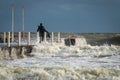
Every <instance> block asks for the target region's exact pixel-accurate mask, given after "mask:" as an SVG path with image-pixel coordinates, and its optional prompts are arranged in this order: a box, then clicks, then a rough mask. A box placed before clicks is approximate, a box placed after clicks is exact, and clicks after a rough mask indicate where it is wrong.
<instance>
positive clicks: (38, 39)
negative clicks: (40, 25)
mask: <svg viewBox="0 0 120 80" xmlns="http://www.w3.org/2000/svg"><path fill="white" fill-rule="evenodd" d="M39 41H40V38H39V32H37V42H39Z"/></svg>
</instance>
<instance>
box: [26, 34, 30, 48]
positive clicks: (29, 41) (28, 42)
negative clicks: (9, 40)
mask: <svg viewBox="0 0 120 80" xmlns="http://www.w3.org/2000/svg"><path fill="white" fill-rule="evenodd" d="M27 45H28V46H30V32H28V44H27Z"/></svg>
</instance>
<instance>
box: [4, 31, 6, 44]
mask: <svg viewBox="0 0 120 80" xmlns="http://www.w3.org/2000/svg"><path fill="white" fill-rule="evenodd" d="M5 43H6V32H4V46H5Z"/></svg>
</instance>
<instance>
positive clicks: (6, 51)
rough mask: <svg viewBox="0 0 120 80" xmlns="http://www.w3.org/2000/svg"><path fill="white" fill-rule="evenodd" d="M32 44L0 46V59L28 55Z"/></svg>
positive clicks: (18, 57) (11, 58)
mask: <svg viewBox="0 0 120 80" xmlns="http://www.w3.org/2000/svg"><path fill="white" fill-rule="evenodd" d="M31 51H32V46H19V47H18V46H11V47H1V48H0V60H14V59H20V58H25V57H29V56H30V55H29V53H31Z"/></svg>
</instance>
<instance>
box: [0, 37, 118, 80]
mask: <svg viewBox="0 0 120 80" xmlns="http://www.w3.org/2000/svg"><path fill="white" fill-rule="evenodd" d="M0 52H1V53H0V54H2V53H4V52H5V51H4V52H3V51H1V49H0ZM13 52H14V51H13ZM31 55H34V56H33V57H31V58H23V59H15V60H11V61H4V60H3V61H0V72H1V73H0V79H2V80H8V79H9V80H119V79H120V46H117V45H107V44H104V45H101V46H97V45H96V46H91V45H89V44H87V42H86V41H85V39H84V38H80V39H77V45H76V46H66V45H64V41H62V42H61V43H56V42H54V43H50V42H42V43H37V44H36V45H35V46H34V47H33V50H32V53H31Z"/></svg>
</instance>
